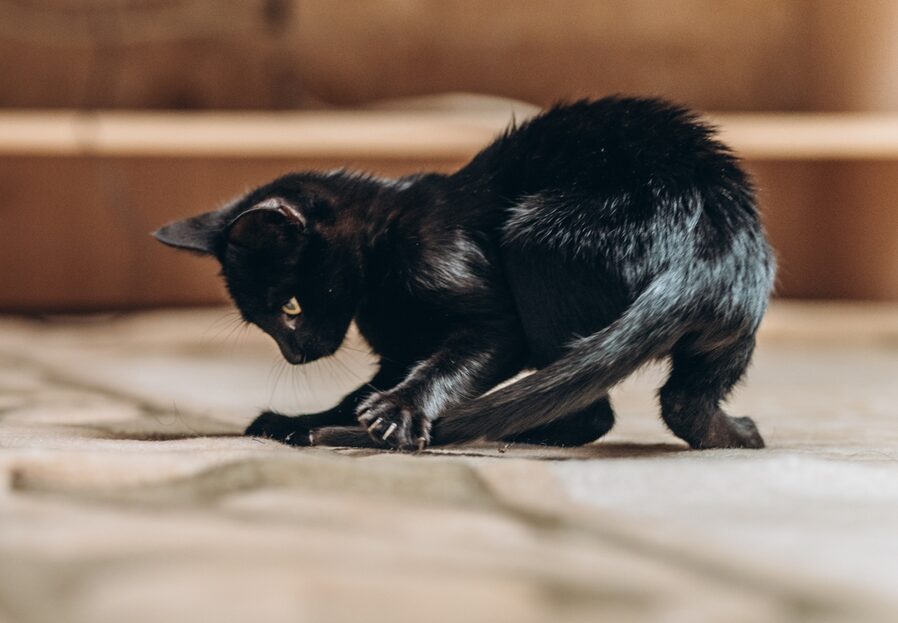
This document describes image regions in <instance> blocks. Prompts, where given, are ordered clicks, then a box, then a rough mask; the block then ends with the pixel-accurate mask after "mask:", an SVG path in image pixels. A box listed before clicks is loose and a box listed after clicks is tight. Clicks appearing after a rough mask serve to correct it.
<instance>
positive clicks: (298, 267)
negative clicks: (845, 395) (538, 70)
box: [155, 97, 775, 450]
mask: <svg viewBox="0 0 898 623" xmlns="http://www.w3.org/2000/svg"><path fill="white" fill-rule="evenodd" d="M155 235H156V237H157V238H158V239H159V240H161V241H162V242H164V243H166V244H169V245H171V246H174V247H178V248H182V249H186V250H189V251H192V252H195V253H200V254H208V255H212V256H214V257H215V258H216V259H217V260H218V261H219V262H220V263H221V267H222V274H223V276H224V279H225V283H226V284H227V288H228V291H229V292H230V294H231V296H232V298H233V300H234V302H235V304H236V305H237V307H238V308H239V310H240V312H241V314H242V315H243V318H244V319H245V320H246V321H248V322H251V323H253V324H255V325H257V326H259V327H260V328H261V329H262V330H263V331H265V332H266V333H268V334H269V335H271V336H272V337H273V338H274V340H275V341H276V342H277V344H278V346H279V347H280V349H281V352H282V353H283V355H284V357H285V358H286V359H287V360H288V361H290V362H291V363H294V364H300V363H305V362H309V361H314V360H315V359H318V358H321V357H326V356H328V355H331V354H333V353H334V352H335V351H336V350H337V349H338V348H339V346H340V344H341V343H342V341H343V338H344V336H345V335H346V332H347V330H348V328H349V326H350V323H351V322H352V321H355V322H356V324H357V326H358V328H359V331H360V332H361V333H362V335H363V336H364V337H365V339H366V340H367V341H368V343H369V344H370V345H371V347H372V349H373V350H374V351H375V353H376V354H377V355H379V356H380V358H381V363H380V368H379V370H378V372H377V373H376V375H375V376H374V378H373V379H372V380H371V381H370V382H369V383H366V384H364V385H363V386H361V387H360V388H358V389H357V390H355V391H354V392H352V393H350V394H349V395H347V396H346V397H345V398H344V399H343V400H342V401H341V402H340V403H339V404H338V405H337V406H335V407H334V408H332V409H329V410H327V411H324V412H321V413H313V414H306V415H300V416H295V417H288V416H284V415H280V414H274V413H266V414H263V415H261V416H259V418H257V419H256V421H255V422H253V424H251V425H250V427H249V428H248V429H247V433H248V434H253V435H262V436H267V437H272V438H275V439H279V440H281V441H284V442H286V443H291V444H295V445H307V444H309V443H320V444H326V445H330V444H339V445H352V446H359V445H361V446H370V447H383V448H398V449H402V450H416V449H420V448H421V447H423V446H425V445H427V444H448V443H460V442H464V441H469V440H473V439H478V438H486V439H491V440H508V441H518V442H527V443H541V444H552V445H581V444H585V443H589V442H591V441H594V440H596V439H598V438H599V437H601V436H602V435H604V434H605V433H606V432H607V431H608V430H609V429H610V428H611V427H612V425H613V423H614V414H613V411H612V408H611V405H610V403H609V400H608V391H609V389H610V388H611V387H612V386H614V385H615V384H616V383H618V382H620V381H622V380H623V379H624V378H626V377H627V376H628V375H630V374H631V373H632V372H633V371H635V370H636V369H637V368H639V367H640V366H642V365H643V364H645V363H646V362H649V361H651V360H655V359H659V358H665V357H669V358H670V361H671V372H670V377H669V378H668V380H667V382H666V383H665V385H664V387H663V388H662V389H661V391H660V402H661V413H662V416H663V418H664V421H665V422H666V423H667V425H668V426H669V427H670V429H671V430H672V431H673V432H674V433H675V434H676V435H677V436H679V437H680V438H681V439H683V440H685V441H686V442H687V443H688V444H689V445H691V446H692V447H694V448H718V447H745V448H759V447H763V445H764V442H763V440H762V439H761V436H760V435H759V433H758V431H757V428H756V427H755V425H754V423H753V422H752V421H751V420H750V419H749V418H746V417H741V418H734V417H730V416H728V415H726V414H725V413H724V411H723V410H722V409H721V406H720V404H721V402H722V401H723V400H724V399H725V398H726V397H727V395H728V394H729V393H730V391H731V390H732V388H733V386H734V385H735V384H736V383H738V382H739V381H740V379H741V378H742V377H743V375H744V373H745V370H746V368H747V366H748V364H749V361H750V359H751V356H752V351H753V349H754V344H755V333H756V331H757V329H758V325H759V324H760V321H761V318H762V317H763V315H764V312H765V310H766V307H767V302H768V298H769V296H770V292H771V288H772V285H773V280H774V266H775V263H774V258H773V254H772V252H771V250H770V247H769V245H768V243H767V240H766V237H765V234H764V231H763V228H762V226H761V223H760V220H759V216H758V211H757V207H756V202H755V196H754V192H753V189H752V186H751V183H750V180H749V179H748V177H747V175H746V174H745V173H744V171H743V170H742V169H741V168H740V166H739V164H738V162H737V160H736V159H735V157H734V156H733V155H732V154H731V152H730V151H729V150H728V149H727V148H726V147H725V146H724V145H723V144H721V143H720V142H719V141H718V140H717V139H716V138H715V137H714V131H713V129H712V128H711V127H710V126H708V125H707V124H706V123H705V122H703V121H702V120H701V119H700V118H699V117H698V116H697V115H695V114H694V113H692V112H690V111H688V110H686V109H684V108H680V107H677V106H674V105H672V104H669V103H667V102H663V101H660V100H653V99H638V98H622V97H613V98H605V99H601V100H598V101H581V102H577V103H573V104H568V105H559V106H556V107H555V108H552V109H551V110H548V111H546V112H544V113H542V114H540V115H538V116H536V117H534V118H533V119H531V120H529V121H527V122H525V123H523V124H521V125H520V126H517V127H511V128H509V129H508V130H507V131H506V132H505V133H504V134H503V135H502V136H500V137H499V138H497V139H496V140H495V141H493V143H491V144H490V145H488V146H487V147H486V148H485V149H483V150H482V151H481V152H480V153H478V154H477V155H476V156H475V157H474V158H473V159H472V160H471V162H470V163H468V164H467V165H466V166H464V167H463V168H462V169H460V170H459V171H457V172H455V173H453V174H450V175H443V174H437V173H431V174H422V175H413V176H408V177H403V178H399V179H397V180H386V179H382V178H378V177H374V176H369V175H364V174H355V173H349V172H345V171H336V172H329V173H321V172H304V173H292V174H289V175H285V176H283V177H281V178H279V179H276V180H274V181H273V182H271V183H269V184H266V185H264V186H261V187H259V188H257V189H255V190H253V191H252V192H250V193H249V194H247V195H246V196H244V197H241V198H240V199H238V200H236V201H234V202H232V203H230V204H228V205H227V206H225V207H224V208H221V209H219V210H215V211H212V212H207V213H204V214H200V215H199V216H196V217H193V218H189V219H185V220H182V221H178V222H175V223H172V224H169V225H167V226H165V227H163V228H162V229H160V230H159V231H158V232H156V234H155ZM523 369H535V370H536V371H535V372H534V373H533V374H531V375H529V376H526V377H524V378H522V379H520V380H518V381H517V382H515V383H512V384H510V385H508V386H506V387H504V388H502V389H499V390H497V391H494V392H491V393H489V394H486V395H484V394H485V392H487V391H488V390H490V389H491V388H493V387H495V386H496V385H497V384H499V383H501V382H502V381H505V380H507V379H509V378H511V377H512V376H514V375H515V374H517V373H518V372H520V371H521V370H523Z"/></svg>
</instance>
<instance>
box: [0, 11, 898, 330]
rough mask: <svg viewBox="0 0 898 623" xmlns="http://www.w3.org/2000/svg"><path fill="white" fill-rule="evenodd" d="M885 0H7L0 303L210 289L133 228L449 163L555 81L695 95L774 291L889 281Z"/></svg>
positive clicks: (895, 220)
mask: <svg viewBox="0 0 898 623" xmlns="http://www.w3.org/2000/svg"><path fill="white" fill-rule="evenodd" d="M896 28H898V3H896V2H893V1H891V0H854V1H853V2H843V1H839V0H671V1H667V2H657V1H655V0H603V1H601V2H598V1H595V0H563V1H555V2H544V1H539V0H493V1H492V2H488V3H484V2H482V1H480V0H456V1H452V2H449V1H444V0H378V1H376V2H375V1H364V0H358V1H353V2H334V1H332V0H0V58H2V59H3V60H2V61H0V219H2V220H0V223H2V245H0V274H2V279H0V310H2V311H14V312H64V311H99V310H107V309H134V308H142V307H157V306H168V305H195V304H208V303H219V302H221V301H223V293H222V290H221V288H220V284H219V283H218V281H217V279H215V278H214V273H215V266H214V265H213V262H206V261H198V260H192V259H189V258H185V257H183V256H181V255H178V254H175V253H172V252H171V251H169V250H166V249H163V248H162V247H161V245H158V244H157V243H155V242H153V241H152V240H151V239H150V238H149V237H148V235H147V233H148V232H149V231H152V230H153V229H155V228H156V227H157V226H159V225H160V224H162V223H164V222H166V221H168V220H171V219H173V218H175V217H178V216H182V215H185V214H190V213H194V212H198V211H201V210H205V209H211V208H212V207H215V206H216V205H217V204H219V203H220V202H222V201H224V200H227V199H229V198H230V197H232V196H233V195H235V194H237V193H240V192H242V191H244V190H245V189H246V188H247V187H249V186H251V185H254V184H258V183H260V182H263V181H265V180H267V179H269V178H271V177H273V176H275V175H278V174H280V173H283V172H285V171H287V170H291V169H302V168H309V167H314V168H330V167H338V166H347V167H352V168H361V169H367V170H371V171H376V172H379V173H382V174H388V175H398V174H403V173H407V172H410V171H418V170H423V169H437V170H444V171H450V170H452V169H454V168H456V167H458V166H459V165H460V164H462V163H463V162H464V161H465V160H467V159H468V158H469V157H470V156H471V155H472V154H473V153H475V152H476V151H477V149H478V148H480V147H481V146H483V145H484V144H486V143H487V142H488V141H489V139H490V137H491V136H493V135H494V134H495V133H496V132H498V131H499V130H501V129H502V127H504V126H505V125H506V124H507V123H508V122H509V120H510V118H511V114H512V112H514V113H515V114H516V115H517V116H518V118H519V119H520V118H521V117H523V116H526V115H527V114H530V113H532V112H533V111H534V110H536V109H537V108H538V107H542V106H546V105H549V104H551V103H552V102H555V101H558V100H561V99H571V98H577V97H587V96H588V97H599V96H602V95H607V94H611V93H618V92H622V93H632V94H645V95H660V96H664V97H668V98H671V99H674V100H676V101H679V102H682V103H685V104H687V105H690V106H694V107H697V108H699V109H701V110H703V111H706V112H708V113H710V114H711V116H712V118H713V119H714V121H715V122H717V123H718V124H719V125H720V126H721V128H722V130H723V131H724V136H725V137H726V139H727V140H729V141H730V142H731V143H732V144H733V145H734V146H735V148H736V149H737V151H739V152H740V154H741V155H742V156H743V157H744V158H745V159H746V161H747V166H748V167H749V168H750V169H751V170H752V172H753V173H754V175H755V176H756V179H757V183H758V186H759V190H760V197H761V202H762V207H763V212H764V217H765V220H766V223H767V227H768V229H769V232H770V235H771V237H772V239H773V243H774V246H775V247H776V249H777V252H778V254H779V256H780V262H781V271H780V281H779V288H778V294H779V296H780V297H785V298H805V299H808V298H811V299H860V300H894V299H898V209H896V208H895V203H896V199H898V175H896V172H898V166H896V160H898V117H892V116H891V115H892V114H893V113H895V112H898V111H896V108H898V89H895V87H894V85H895V83H896V82H895V79H896V78H898V37H895V36H894V32H895V29H896Z"/></svg>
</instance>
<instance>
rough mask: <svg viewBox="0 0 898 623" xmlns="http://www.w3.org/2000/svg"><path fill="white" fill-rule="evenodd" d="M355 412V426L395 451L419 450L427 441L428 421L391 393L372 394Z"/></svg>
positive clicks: (406, 402) (411, 406) (428, 432)
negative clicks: (356, 421) (364, 429)
mask: <svg viewBox="0 0 898 623" xmlns="http://www.w3.org/2000/svg"><path fill="white" fill-rule="evenodd" d="M356 413H357V416H358V420H359V423H360V424H361V425H362V426H364V427H365V428H366V429H367V430H368V434H369V435H370V436H371V439H373V440H374V441H376V442H378V443H379V444H385V445H386V446H388V447H390V448H393V449H396V450H405V451H415V450H417V451H421V450H423V449H424V448H425V447H427V444H428V443H429V441H430V422H429V421H428V420H427V418H426V417H425V416H424V415H423V414H422V413H420V412H418V410H417V409H415V408H414V406H413V405H412V404H410V403H409V402H408V401H406V400H403V399H402V398H401V397H400V396H397V395H395V394H389V393H376V394H373V395H371V396H370V397H369V398H368V399H367V400H366V401H365V402H364V403H362V405H361V406H360V407H359V409H358V411H357V412H356Z"/></svg>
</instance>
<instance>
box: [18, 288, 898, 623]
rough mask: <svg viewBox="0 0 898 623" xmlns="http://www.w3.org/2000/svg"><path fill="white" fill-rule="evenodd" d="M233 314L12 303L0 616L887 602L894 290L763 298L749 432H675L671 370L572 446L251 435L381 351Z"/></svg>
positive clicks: (749, 389) (707, 608)
mask: <svg viewBox="0 0 898 623" xmlns="http://www.w3.org/2000/svg"><path fill="white" fill-rule="evenodd" d="M233 320H234V319H233V316H231V315H229V314H228V312H227V311H224V310H213V311H197V312H183V311H182V312H167V313H155V314H146V315H139V316H132V317H123V318H111V317H104V318H93V319H90V320H83V319H80V320H78V319H55V320H53V321H46V322H31V321H23V320H16V319H6V320H2V321H0V621H14V622H26V623H27V622H41V623H42V622H51V621H52V622H56V621H67V622H73V623H80V622H84V623H104V622H107V621H108V622H113V621H116V622H118V621H129V622H135V623H139V622H143V621H170V622H178V621H200V620H201V621H215V620H218V621H291V622H295V621H353V622H357V621H360V620H362V621H366V622H369V621H370V622H377V621H381V620H382V621H391V622H397V623H398V622H403V621H412V620H414V621H428V622H430V621H466V622H467V621H490V622H493V621H521V622H528V621H553V622H555V621H559V622H567V621H596V620H609V621H684V622H693V621H728V622H730V621H800V620H807V621H829V620H832V621H865V620H870V621H895V620H898V309H896V308H890V307H869V306H868V307H845V306H799V305H780V306H778V307H776V308H775V309H774V310H773V311H772V313H771V315H770V317H769V320H768V322H767V323H766V324H765V327H764V331H763V335H762V339H761V342H760V346H759V351H758V355H757V358H756V363H755V366H754V368H753V369H752V371H751V374H750V376H749V379H748V380H747V382H746V384H745V385H744V387H743V388H742V389H740V391H739V392H738V393H737V395H736V396H735V397H734V398H733V400H732V401H731V411H732V412H733V413H737V414H751V415H753V416H755V418H756V421H757V422H758V425H759V427H760V428H761V430H762V432H763V433H764V434H765V437H766V438H767V441H768V446H769V447H768V448H767V449H766V450H763V451H706V452H693V451H688V450H686V449H685V447H684V446H683V445H682V444H681V443H679V442H678V441H677V440H676V439H674V438H673V437H672V436H671V435H670V434H669V433H667V432H666V431H665V429H664V428H663V426H662V425H661V423H660V421H659V420H658V418H657V415H656V406H655V400H654V397H653V391H654V387H656V386H657V385H658V384H659V382H660V380H661V378H662V375H663V369H661V368H660V367H658V368H650V369H647V370H645V371H643V372H642V373H640V374H639V375H638V376H637V378H634V379H632V380H630V381H628V382H627V383H625V384H624V385H623V386H622V387H620V388H617V389H616V390H615V392H614V393H613V400H614V402H615V406H616V408H617V411H618V421H619V425H618V427H617V428H616V429H615V430H614V431H613V433H612V434H611V435H610V436H609V437H608V438H607V439H605V440H603V441H602V442H600V443H598V444H595V445H593V446H591V447H586V448H581V449H576V450H567V451H560V450H549V449H543V448H535V447H522V446H515V447H501V446H486V445H481V446H478V447H475V448H470V449H465V450H463V451H462V450H457V451H451V452H450V451H429V452H427V453H425V454H423V455H419V456H404V455H396V454H388V453H372V452H359V451H349V450H339V449H333V450H331V449H311V450H310V449H305V450H297V449H291V448H287V447H283V446H280V445H278V444H276V443H273V442H268V441H260V440H254V439H247V438H243V437H239V436H236V433H238V432H239V431H240V430H241V429H242V427H243V426H245V424H246V423H247V422H248V421H249V420H250V419H251V418H252V417H253V415H254V413H255V412H256V411H257V410H258V409H259V408H261V407H266V406H274V407H277V408H281V409H289V410H296V409H312V408H315V407H319V406H322V405H325V404H327V403H329V402H332V401H333V400H334V399H335V397H336V395H337V394H338V393H339V391H340V390H341V389H345V388H348V387H350V386H352V385H353V384H354V383H356V382H358V380H359V378H360V377H363V376H364V375H365V371H366V369H367V368H366V366H367V365H368V363H369V362H367V360H366V358H365V356H364V355H363V354H361V353H359V352H358V351H357V350H349V349H347V350H346V351H345V352H343V353H342V354H341V355H340V356H339V358H338V359H337V360H331V361H324V362H321V363H318V364H314V365H313V366H312V367H311V368H308V369H302V370H299V369H294V368H287V367H286V366H284V365H283V364H281V363H279V361H278V358H277V354H276V351H275V349H274V347H273V345H269V343H268V341H267V338H264V336H260V335H258V334H256V333H255V332H253V331H252V330H248V331H242V330H240V329H236V330H235V326H236V325H235V324H234V322H233ZM357 347H358V346H355V347H352V348H357ZM600 617H603V618H600Z"/></svg>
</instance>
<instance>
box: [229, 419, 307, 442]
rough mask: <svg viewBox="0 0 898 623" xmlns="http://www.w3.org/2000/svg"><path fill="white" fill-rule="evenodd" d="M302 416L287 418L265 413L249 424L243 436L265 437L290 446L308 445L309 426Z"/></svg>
mask: <svg viewBox="0 0 898 623" xmlns="http://www.w3.org/2000/svg"><path fill="white" fill-rule="evenodd" d="M305 419H306V418H304V417H303V416H298V417H289V416H286V415H281V414H280V413H274V412H273V411H266V412H264V413H263V414H262V415H260V416H259V417H257V418H256V419H255V420H253V423H252V424H250V425H249V426H248V427H247V428H246V431H245V432H244V433H243V434H244V435H247V436H250V437H265V438H267V439H274V440H276V441H280V442H283V443H286V444H290V445H291V446H308V445H309V424H308V423H307V422H306V421H305Z"/></svg>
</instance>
